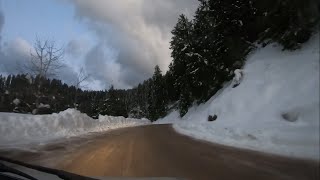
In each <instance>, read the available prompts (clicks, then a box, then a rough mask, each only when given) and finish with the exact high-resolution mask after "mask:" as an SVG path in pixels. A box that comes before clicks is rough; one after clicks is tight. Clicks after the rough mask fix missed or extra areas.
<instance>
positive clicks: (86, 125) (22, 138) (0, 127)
mask: <svg viewBox="0 0 320 180" xmlns="http://www.w3.org/2000/svg"><path fill="white" fill-rule="evenodd" d="M149 122H150V121H149V120H147V119H141V120H140V119H132V118H124V117H112V116H101V115H100V116H99V119H92V118H91V117H89V116H87V115H86V114H83V113H81V112H79V111H77V110H75V109H67V110H65V111H63V112H60V113H54V114H51V115H29V114H16V113H0V148H10V147H14V148H17V147H19V146H22V145H27V144H30V143H46V142H48V141H51V140H55V139H59V138H68V137H72V136H78V135H83V134H86V133H89V132H103V131H107V130H109V129H116V128H122V127H128V126H138V125H145V124H148V123H149Z"/></svg>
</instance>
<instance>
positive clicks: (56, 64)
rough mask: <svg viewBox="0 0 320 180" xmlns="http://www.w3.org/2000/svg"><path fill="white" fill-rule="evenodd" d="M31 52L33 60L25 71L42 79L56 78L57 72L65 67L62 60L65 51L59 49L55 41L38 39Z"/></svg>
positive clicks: (26, 66)
mask: <svg viewBox="0 0 320 180" xmlns="http://www.w3.org/2000/svg"><path fill="white" fill-rule="evenodd" d="M33 48H34V50H33V51H31V53H30V55H31V60H30V62H29V63H27V64H26V65H25V69H26V70H27V71H28V72H29V73H31V74H33V75H35V76H40V77H41V78H47V77H50V76H55V75H56V73H57V70H59V69H60V68H61V67H63V63H62V58H63V55H64V49H63V48H62V47H57V46H56V43H55V42H54V41H49V40H40V39H39V38H38V37H37V38H36V41H35V43H34V47H33Z"/></svg>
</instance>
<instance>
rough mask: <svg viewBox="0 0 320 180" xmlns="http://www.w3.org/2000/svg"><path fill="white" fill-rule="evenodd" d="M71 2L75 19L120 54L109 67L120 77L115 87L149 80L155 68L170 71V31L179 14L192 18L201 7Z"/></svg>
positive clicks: (170, 1) (128, 0)
mask: <svg viewBox="0 0 320 180" xmlns="http://www.w3.org/2000/svg"><path fill="white" fill-rule="evenodd" d="M70 2H72V4H73V5H74V7H75V12H76V14H75V16H76V17H77V18H78V19H79V20H81V21H82V22H85V23H87V25H88V27H89V29H90V30H92V31H93V32H94V33H95V34H96V35H97V37H98V40H99V41H100V42H99V43H100V44H104V45H107V46H111V47H112V48H115V49H117V50H118V51H119V54H118V56H117V58H116V59H115V60H114V61H113V62H112V63H111V64H110V63H109V66H108V67H115V69H117V71H118V72H119V73H120V74H119V75H116V76H113V83H114V82H115V81H116V82H119V83H120V84H122V86H134V85H136V84H137V83H138V82H141V81H142V80H144V79H146V78H148V77H150V76H151V75H152V72H153V67H154V66H155V65H159V66H160V68H161V69H162V70H163V71H166V70H167V67H168V65H169V63H170V61H171V57H170V50H169V42H170V38H171V33H170V31H171V29H172V28H173V26H174V25H175V23H176V21H177V18H178V15H179V14H181V13H186V14H187V15H189V16H190V15H191V14H193V12H194V11H195V9H196V6H197V4H198V2H197V0H121V1H120V0H117V1H111V0H110V1H109V0H94V1H87V0H70ZM87 57H90V56H87ZM97 58H98V57H97ZM103 58H104V57H99V59H100V61H104V62H105V64H108V62H106V61H108V59H103ZM100 63H101V62H100ZM91 68H92V67H91ZM97 72H99V71H97ZM110 72H112V71H108V72H106V73H110ZM109 76H110V75H105V81H109V80H110V79H108V78H107V77H109ZM116 78H118V79H117V80H115V79H116ZM101 80H102V78H101ZM106 83H109V84H111V83H112V82H106Z"/></svg>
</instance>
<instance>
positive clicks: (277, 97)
mask: <svg viewBox="0 0 320 180" xmlns="http://www.w3.org/2000/svg"><path fill="white" fill-rule="evenodd" d="M242 74H243V77H242V80H240V85H238V86H236V87H235V88H233V86H234V83H235V82H228V83H227V84H225V86H224V88H223V89H222V90H220V91H219V92H218V93H217V94H216V95H215V96H214V97H212V98H211V99H210V100H209V101H208V102H206V103H205V104H201V105H199V106H193V107H192V108H191V109H189V112H188V113H187V114H186V115H185V116H184V117H183V118H182V119H181V118H180V117H179V113H178V112H176V111H174V112H171V114H169V115H168V116H166V117H165V118H163V119H160V120H158V121H156V123H173V124H174V125H173V127H174V128H175V130H176V131H178V132H180V133H182V134H186V135H190V136H192V137H195V138H199V139H205V140H208V141H212V142H217V143H221V144H225V145H230V146H237V147H241V148H247V149H254V150H258V151H264V152H271V153H275V154H281V155H285V156H293V157H299V158H308V159H319V34H317V35H315V36H313V37H312V39H311V40H310V41H309V42H307V43H306V44H304V45H303V48H302V49H300V50H296V51H293V52H290V51H281V47H279V46H277V45H275V44H272V45H269V46H267V47H265V48H261V49H258V50H257V51H255V52H254V53H252V54H251V55H250V56H249V57H248V59H247V61H246V64H245V66H244V69H243V71H242ZM237 78H238V79H237V80H239V77H237ZM209 115H212V116H213V115H217V120H216V121H213V122H208V121H207V119H208V116H209Z"/></svg>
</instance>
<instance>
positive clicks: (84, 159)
mask: <svg viewBox="0 0 320 180" xmlns="http://www.w3.org/2000/svg"><path fill="white" fill-rule="evenodd" d="M1 154H2V155H6V156H9V157H13V158H15V159H19V160H21V159H23V160H25V161H28V162H31V163H36V164H41V165H44V166H50V167H54V168H58V169H63V170H66V171H70V172H73V173H77V174H81V175H85V176H135V177H142V176H143V177H145V176H147V177H155V176H162V177H163V176H166V177H168V176H169V177H183V178H188V179H194V180H205V179H208V180H209V179H210V180H212V179H300V180H301V179H318V178H319V164H318V163H316V162H309V161H303V160H295V159H288V158H283V157H278V156H272V155H266V154H262V153H258V152H253V151H248V150H239V149H234V148H230V147H225V146H221V145H217V144H210V143H206V142H201V141H197V140H193V139H191V138H189V137H186V136H183V135H179V134H177V133H176V132H175V131H174V130H173V129H172V127H171V126H170V125H150V126H139V127H132V128H123V129H120V130H114V131H110V132H107V133H105V134H103V135H101V134H100V135H92V136H91V137H88V136H86V137H82V138H74V139H69V140H68V141H66V142H63V143H62V142H60V143H56V144H53V145H47V146H44V147H42V149H41V151H39V152H33V153H28V154H26V153H25V152H21V153H17V152H14V151H10V153H9V152H1Z"/></svg>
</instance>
